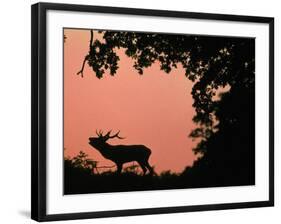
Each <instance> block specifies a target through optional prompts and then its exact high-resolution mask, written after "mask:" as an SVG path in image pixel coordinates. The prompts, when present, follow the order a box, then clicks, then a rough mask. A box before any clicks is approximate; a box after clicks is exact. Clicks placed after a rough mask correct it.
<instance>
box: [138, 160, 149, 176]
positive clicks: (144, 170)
mask: <svg viewBox="0 0 281 224" xmlns="http://www.w3.org/2000/svg"><path fill="white" fill-rule="evenodd" d="M138 164H140V167H141V168H142V170H143V175H145V174H146V171H147V169H146V167H145V165H144V163H143V162H138Z"/></svg>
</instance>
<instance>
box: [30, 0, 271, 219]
mask: <svg viewBox="0 0 281 224" xmlns="http://www.w3.org/2000/svg"><path fill="white" fill-rule="evenodd" d="M273 69H274V19H273V18H268V17H252V16H237V15H222V14H205V13H191V12H178V11H161V10H148V9H132V8H115V7H101V6H87V5H68V4H53V3H38V4H35V5H33V6H32V218H33V219H35V220H37V221H53V220H66V219H82V218H97V217H109V216H111V217H113V216H129V215H144V214H159V213H175V212H188V211H203V210H216V209H232V208H251V207H261V206H273V204H274V178H273V176H274V174H273V167H274V164H273V162H274V158H273V147H274V146H273V142H274V128H273V127H274V114H273V113H274V112H273V111H274V96H273V93H274V89H273V88H274V84H273V81H274V78H273V75H274V71H273Z"/></svg>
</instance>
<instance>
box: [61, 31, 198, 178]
mask: <svg viewBox="0 0 281 224" xmlns="http://www.w3.org/2000/svg"><path fill="white" fill-rule="evenodd" d="M64 35H65V36H66V38H67V39H66V42H65V43H64V148H65V149H66V150H65V156H70V157H73V156H75V155H76V154H78V153H79V151H84V152H85V153H87V154H88V155H89V157H90V158H91V159H93V160H96V161H98V162H99V163H98V165H99V166H111V165H114V164H113V162H111V161H109V160H106V159H104V158H103V157H102V156H101V155H100V153H99V152H98V151H96V150H95V149H94V148H93V147H91V146H90V145H89V144H88V138H89V137H90V136H95V130H96V129H98V130H103V131H104V133H106V132H107V131H109V130H112V132H114V133H115V132H117V131H118V130H120V136H122V137H126V138H125V139H122V140H121V139H111V140H109V141H108V143H110V144H128V145H130V144H143V145H145V146H147V147H149V148H150V149H151V150H152V154H151V157H150V160H149V162H150V164H151V165H152V166H154V167H155V171H156V172H157V173H160V172H162V171H166V170H171V171H172V172H181V171H183V169H184V168H185V167H186V166H191V165H192V164H193V162H194V160H195V159H196V156H195V155H194V153H193V152H192V148H194V147H195V145H196V144H197V142H195V141H192V139H191V138H189V137H188V135H189V134H190V132H191V130H192V129H194V128H195V127H196V126H195V124H194V123H193V122H192V117H193V116H194V114H195V110H194V108H193V107H192V103H193V100H192V96H191V89H192V85H193V83H192V82H191V81H189V80H188V79H187V78H186V77H185V74H184V73H185V72H184V70H183V69H182V68H181V67H180V66H179V67H178V69H173V70H172V71H171V73H169V74H167V73H165V72H163V71H161V70H160V67H159V64H158V63H154V64H153V65H152V66H151V67H149V68H147V69H145V70H144V74H143V75H142V76H141V75H139V74H138V73H137V71H136V70H135V69H134V68H133V60H132V59H131V58H128V57H127V56H126V55H125V54H124V50H123V49H120V50H118V55H119V56H120V61H119V69H118V70H117V73H116V74H115V76H110V75H109V73H105V74H104V77H103V78H101V79H98V78H97V77H96V76H95V73H94V72H93V71H92V69H91V68H90V67H89V66H88V65H87V64H86V65H85V69H84V77H81V76H80V75H76V73H77V72H78V71H79V70H80V68H81V65H82V62H83V60H84V57H85V55H86V54H87V53H88V50H89V40H90V31H89V30H79V29H65V30H64ZM95 36H97V35H96V32H94V37H95ZM127 165H130V164H125V165H124V167H126V166H127Z"/></svg>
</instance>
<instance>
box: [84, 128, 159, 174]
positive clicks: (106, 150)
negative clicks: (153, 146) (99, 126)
mask: <svg viewBox="0 0 281 224" xmlns="http://www.w3.org/2000/svg"><path fill="white" fill-rule="evenodd" d="M119 133H120V131H118V132H117V133H116V134H114V135H112V136H110V134H111V131H109V132H107V134H105V135H103V132H102V131H99V132H97V131H96V134H97V137H90V138H89V141H90V142H89V144H90V145H91V146H92V147H94V148H95V149H96V150H98V151H99V152H100V153H101V154H102V156H103V157H104V158H106V159H109V160H111V161H112V162H114V163H115V164H116V166H117V173H118V174H120V173H121V171H122V167H123V164H124V163H128V162H133V161H136V162H137V163H138V164H139V165H140V166H141V168H142V170H143V175H145V174H146V171H147V169H148V170H149V174H153V173H154V172H153V168H152V167H151V166H150V164H149V163H148V159H149V156H150V154H151V150H150V149H149V148H147V147H146V146H144V145H110V144H108V143H107V142H106V141H107V140H108V139H112V138H119V139H124V138H122V137H120V136H119Z"/></svg>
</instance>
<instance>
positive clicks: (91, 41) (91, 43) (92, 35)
mask: <svg viewBox="0 0 281 224" xmlns="http://www.w3.org/2000/svg"><path fill="white" fill-rule="evenodd" d="M90 32H91V38H90V46H89V47H90V50H91V47H92V46H93V39H94V32H93V30H91V31H90Z"/></svg>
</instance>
